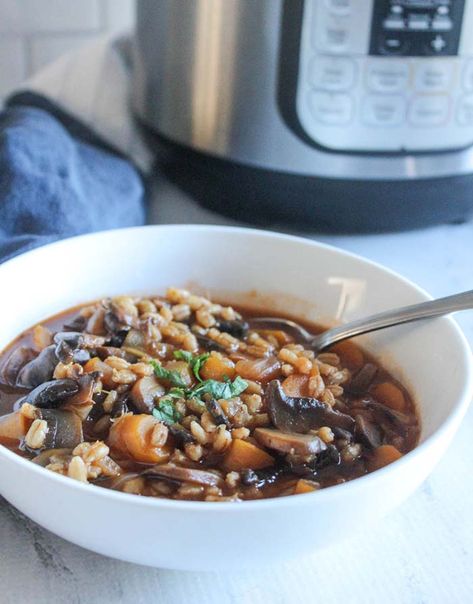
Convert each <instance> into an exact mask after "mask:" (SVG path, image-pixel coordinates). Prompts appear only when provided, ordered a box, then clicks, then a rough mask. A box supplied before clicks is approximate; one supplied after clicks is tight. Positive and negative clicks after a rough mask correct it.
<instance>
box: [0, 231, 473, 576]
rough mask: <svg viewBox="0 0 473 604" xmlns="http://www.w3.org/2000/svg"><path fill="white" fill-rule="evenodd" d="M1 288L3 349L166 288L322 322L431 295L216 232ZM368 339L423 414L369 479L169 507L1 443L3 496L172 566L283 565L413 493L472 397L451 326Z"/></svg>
mask: <svg viewBox="0 0 473 604" xmlns="http://www.w3.org/2000/svg"><path fill="white" fill-rule="evenodd" d="M0 283H2V295H1V296H0V316H1V317H3V318H4V319H3V321H2V330H1V335H0V348H3V347H4V346H5V345H6V344H8V343H9V342H10V341H11V340H12V339H13V338H14V337H15V336H16V335H17V334H18V333H19V332H21V331H22V330H23V329H25V328H27V327H29V326H31V325H32V324H34V323H35V322H37V321H39V320H41V319H44V318H45V317H48V316H50V315H52V314H54V313H56V312H58V311H61V310H63V309H66V308H68V307H70V306H73V305H76V304H79V303H81V302H84V301H89V300H93V299H96V298H100V297H102V296H108V295H113V294H119V293H124V292H127V293H131V294H135V293H153V292H154V293H162V292H164V290H165V288H166V287H167V286H169V285H177V286H186V285H187V286H188V285H190V284H192V283H194V284H197V285H199V286H201V287H203V288H205V289H206V290H208V291H210V293H217V294H219V293H220V296H222V295H223V296H224V297H226V298H230V299H234V300H236V299H238V300H240V301H241V300H242V298H243V299H246V300H249V299H251V300H252V303H253V304H255V303H261V304H263V305H264V304H266V305H268V304H270V305H271V306H272V307H273V308H274V310H278V309H281V308H282V309H284V310H286V311H292V312H294V314H296V315H305V316H306V317H307V318H309V319H315V320H318V321H322V322H324V321H327V320H328V319H329V318H331V322H333V321H334V319H336V320H338V321H340V320H343V321H346V320H350V319H354V318H356V317H362V316H366V315H368V314H370V313H374V312H377V311H381V310H385V309H387V308H392V307H395V306H401V305H404V304H409V303H414V302H419V301H422V300H425V299H426V298H428V296H427V294H425V292H423V291H421V290H420V289H419V288H417V287H416V286H415V285H413V284H412V283H410V282H408V281H406V280H405V279H403V278H401V277H400V276H398V275H395V274H394V273H392V272H390V271H388V270H386V269H385V268H383V267H381V266H378V265H376V264H373V263H371V262H368V261H366V260H363V259H362V258H359V257H357V256H353V255H350V254H347V253H345V252H341V251H339V250H337V249H334V248H331V247H328V246H324V245H320V244H317V243H313V242H311V241H308V240H306V239H300V238H295V237H289V236H285V235H279V234H275V233H267V232H262V231H256V230H247V229H239V228H222V227H208V226H154V227H144V228H137V229H127V230H121V231H109V232H105V233H99V234H93V235H87V236H82V237H77V238H74V239H69V240H66V241H62V242H59V243H56V244H53V245H48V246H46V247H43V248H41V249H38V250H34V251H32V252H29V253H27V254H24V255H22V256H19V257H17V258H15V259H13V260H10V261H9V262H7V263H5V264H3V265H1V266H0ZM251 290H256V291H257V292H260V294H261V295H259V296H258V295H255V294H254V291H253V294H251V293H250V294H248V293H247V292H251ZM242 294H245V295H243V296H242ZM245 296H246V298H245ZM5 317H7V318H8V320H5ZM363 343H364V345H365V346H366V347H368V348H369V349H370V350H372V351H373V352H375V353H376V356H377V358H378V359H381V360H382V361H383V362H384V363H385V364H386V365H387V366H388V367H389V368H390V369H391V370H392V371H393V372H394V374H395V375H396V376H398V377H400V378H401V379H402V380H403V381H404V383H405V384H407V385H408V387H409V388H410V389H411V392H412V394H413V395H414V398H415V400H416V401H417V403H418V406H419V409H420V414H421V418H422V435H421V444H420V445H419V446H418V447H417V448H416V449H415V450H413V451H412V452H410V453H408V454H407V455H406V456H405V457H403V458H402V459H401V460H399V461H396V462H395V463H393V464H391V465H390V466H387V467H385V468H383V469H382V470H378V471H377V472H374V473H372V474H369V475H367V476H365V477H362V478H359V479H357V480H354V481H352V482H349V483H346V484H342V485H338V486H335V487H331V488H328V489H325V490H322V491H320V492H316V493H311V494H307V495H299V496H291V497H283V498H279V499H268V500H264V501H250V502H243V503H203V502H202V503H201V502H185V501H182V502H179V501H167V500H156V499H152V498H145V497H138V496H135V495H127V494H123V493H118V492H114V491H110V490H106V489H102V488H99V487H95V486H92V485H85V484H81V483H79V482H76V481H74V480H71V479H69V478H65V477H62V476H59V475H58V474H54V473H53V472H50V471H48V470H45V469H43V468H41V467H38V466H36V465H34V464H32V463H31V462H29V461H27V460H24V459H22V458H20V457H19V456H17V455H15V454H14V453H11V452H10V451H8V450H7V449H5V448H4V447H1V446H0V492H1V494H2V495H3V496H4V497H6V499H8V501H10V502H11V503H12V504H13V505H14V506H15V507H17V508H18V509H19V510H21V511H22V512H24V513H25V514H26V515H27V516H29V517H30V518H32V519H33V520H34V521H36V522H38V523H39V524H40V525H41V526H43V527H45V528H47V529H49V530H50V531H52V532H53V533H56V534H57V535H60V536H61V537H64V538H65V539H68V540H69V541H72V542H74V543H77V544H78V545H81V546H83V547H86V548H89V549H91V550H94V551H96V552H100V553H102V554H106V555H108V556H113V557H115V558H120V559H123V560H128V561H131V562H137V563H140V564H148V565H153V566H159V567H167V568H176V569H189V570H191V569H195V570H199V569H200V570H204V569H208V570H210V569H211V570H216V569H222V568H235V567H239V566H242V565H253V564H259V563H261V562H268V561H274V560H275V559H286V558H290V557H294V556H296V555H300V554H303V553H304V552H307V551H311V550H314V549H317V548H321V547H323V546H325V545H327V544H330V543H332V542H335V541H338V540H340V539H341V538H343V537H346V536H349V535H351V534H353V533H354V532H355V531H356V530H360V529H362V530H366V528H367V527H368V525H369V524H371V523H372V522H374V521H375V520H377V519H379V518H380V517H381V516H383V515H384V514H386V513H387V512H389V511H390V510H391V509H393V508H394V507H396V506H397V505H398V504H399V503H401V502H402V501H403V500H404V499H405V498H406V497H407V496H408V495H409V494H410V493H412V491H413V490H414V489H415V488H416V487H417V486H418V485H419V484H420V483H421V482H422V481H423V480H424V479H425V478H426V476H427V475H428V474H429V472H431V470H432V469H433V467H434V465H435V464H436V463H437V461H438V460H439V458H440V457H441V456H442V454H443V453H444V452H445V450H446V448H447V445H448V444H449V442H450V440H451V439H452V437H453V435H454V433H455V431H456V429H457V428H458V425H459V423H460V421H461V419H462V417H463V415H464V413H465V411H466V408H467V405H468V403H469V400H470V398H471V395H472V359H471V352H470V349H469V346H468V344H467V343H466V341H465V338H464V337H463V335H462V333H461V332H460V330H459V328H458V327H457V325H456V324H455V323H454V321H453V320H452V319H450V318H442V319H437V320H435V321H430V322H425V323H422V324H420V323H419V324H416V325H411V326H404V327H402V328H395V329H392V330H387V331H384V332H380V333H378V334H377V335H373V336H370V337H369V338H366V339H365V340H364V341H363Z"/></svg>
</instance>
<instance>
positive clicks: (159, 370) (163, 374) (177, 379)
mask: <svg viewBox="0 0 473 604" xmlns="http://www.w3.org/2000/svg"><path fill="white" fill-rule="evenodd" d="M150 363H151V365H152V366H153V369H154V373H155V374H156V377H158V378H161V379H163V380H169V381H170V382H171V383H172V384H174V386H178V387H179V388H185V387H186V383H185V381H184V379H183V377H182V375H181V374H180V373H179V371H171V370H169V369H165V368H164V367H163V366H162V365H161V363H159V362H158V361H155V360H154V359H153V360H151V361H150Z"/></svg>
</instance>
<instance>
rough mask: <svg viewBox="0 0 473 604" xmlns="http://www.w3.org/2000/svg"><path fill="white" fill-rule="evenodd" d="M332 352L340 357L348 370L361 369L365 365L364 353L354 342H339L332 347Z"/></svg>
mask: <svg viewBox="0 0 473 604" xmlns="http://www.w3.org/2000/svg"><path fill="white" fill-rule="evenodd" d="M330 350H331V351H332V352H336V353H337V354H338V355H339V356H340V358H341V359H342V365H343V366H346V367H348V369H360V368H361V367H362V366H363V365H364V363H365V356H364V354H363V352H362V351H361V350H360V349H359V348H358V346H356V344H353V342H348V341H345V342H339V343H338V344H335V345H334V346H332V347H331V349H330Z"/></svg>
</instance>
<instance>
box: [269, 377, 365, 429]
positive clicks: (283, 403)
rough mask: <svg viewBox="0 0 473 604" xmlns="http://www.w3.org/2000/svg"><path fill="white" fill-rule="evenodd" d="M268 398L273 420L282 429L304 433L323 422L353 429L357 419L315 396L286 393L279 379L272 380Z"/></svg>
mask: <svg viewBox="0 0 473 604" xmlns="http://www.w3.org/2000/svg"><path fill="white" fill-rule="evenodd" d="M266 401H267V405H268V410H269V415H270V417H271V420H272V422H273V424H274V425H275V426H276V427H277V428H279V430H282V431H283V432H300V433H305V432H308V431H309V430H312V429H314V428H320V427H322V426H329V427H330V428H332V427H338V428H343V429H344V430H351V429H352V428H353V426H354V423H355V420H354V419H353V418H352V417H351V416H350V415H345V414H344V413H340V412H339V411H335V410H334V409H332V407H330V405H327V404H326V403H322V402H321V401H319V400H317V399H316V398H310V397H292V396H287V394H286V393H285V392H284V390H283V388H282V386H281V383H280V382H279V381H278V380H273V381H272V382H270V384H269V386H268V388H267V391H266Z"/></svg>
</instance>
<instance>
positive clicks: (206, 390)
mask: <svg viewBox="0 0 473 604" xmlns="http://www.w3.org/2000/svg"><path fill="white" fill-rule="evenodd" d="M247 388H248V382H245V380H244V379H242V378H241V377H240V376H239V375H237V377H236V378H235V379H234V380H233V382H232V381H230V380H226V381H225V382H217V380H205V381H204V382H201V383H200V384H199V385H198V386H196V387H195V388H194V389H193V390H192V394H191V397H190V398H192V397H194V398H200V397H201V396H202V395H203V394H210V396H211V397H212V398H215V399H219V398H233V397H234V396H238V395H239V394H241V393H242V392H244V391H245V390H246V389H247Z"/></svg>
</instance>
